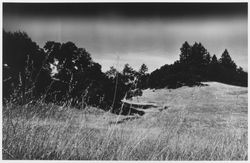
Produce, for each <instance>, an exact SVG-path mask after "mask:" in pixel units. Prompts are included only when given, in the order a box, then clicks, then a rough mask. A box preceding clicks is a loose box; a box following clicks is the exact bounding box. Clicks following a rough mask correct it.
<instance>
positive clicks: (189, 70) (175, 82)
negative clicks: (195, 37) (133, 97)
mask: <svg viewBox="0 0 250 163" xmlns="http://www.w3.org/2000/svg"><path fill="white" fill-rule="evenodd" d="M180 51H181V53H180V59H179V60H178V61H176V62H175V63H174V64H172V65H164V66H162V67H161V68H160V69H157V70H155V71H153V72H152V73H151V74H150V76H149V87H150V88H164V87H168V88H178V87H180V86H183V85H188V86H193V85H199V84H200V82H201V81H218V82H224V83H228V84H234V85H239V86H247V73H246V72H244V71H243V69H242V68H237V65H236V64H235V63H234V61H233V60H232V59H231V57H230V55H229V52H228V51H227V50H225V51H224V52H223V54H222V56H221V58H220V59H219V60H217V57H216V55H213V56H212V58H211V56H210V54H209V52H208V51H207V49H206V48H205V47H204V46H203V45H202V44H201V43H194V45H193V46H190V45H189V43H188V42H184V44H183V45H182V47H181V48H180Z"/></svg>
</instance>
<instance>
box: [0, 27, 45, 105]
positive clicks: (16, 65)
mask: <svg viewBox="0 0 250 163" xmlns="http://www.w3.org/2000/svg"><path fill="white" fill-rule="evenodd" d="M44 60H45V55H44V51H43V50H42V49H40V48H39V46H38V45H37V44H36V43H35V42H33V41H32V40H31V39H30V38H29V37H28V35H27V34H26V33H24V32H14V33H10V32H6V31H3V77H4V79H3V80H4V82H3V88H4V89H3V95H4V97H5V98H9V97H10V95H11V94H12V93H13V91H14V90H16V89H18V87H19V88H20V90H21V95H20V96H19V97H21V99H22V103H26V100H27V99H26V96H32V95H33V93H34V92H33V89H32V88H34V84H35V82H36V81H37V78H38V75H39V74H40V71H41V68H42V65H43V61H44ZM30 89H31V90H30Z"/></svg>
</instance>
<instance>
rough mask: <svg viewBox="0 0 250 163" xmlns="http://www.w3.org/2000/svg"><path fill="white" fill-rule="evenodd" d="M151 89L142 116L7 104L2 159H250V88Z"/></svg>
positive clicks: (211, 84)
mask: <svg viewBox="0 0 250 163" xmlns="http://www.w3.org/2000/svg"><path fill="white" fill-rule="evenodd" d="M205 84H207V85H208V86H203V87H181V88H179V89H175V90H170V89H160V90H144V92H143V96H142V97H136V98H134V99H133V100H134V101H138V102H153V103H156V104H157V105H158V106H159V107H158V108H149V109H146V110H145V112H146V114H144V115H143V116H141V117H140V116H122V115H121V116H118V115H114V114H111V113H109V112H103V111H101V110H99V109H97V108H91V107H89V108H86V109H85V110H77V109H73V108H68V107H66V106H65V107H58V106H55V105H52V104H51V105H50V104H42V103H40V104H37V105H36V106H22V107H17V106H12V105H11V104H9V105H8V106H6V107H4V108H3V141H2V144H3V145H2V146H3V159H63V160H65V159H81V160H247V157H248V154H247V151H248V150H247V148H248V143H247V136H248V135H247V114H248V108H247V103H248V101H247V94H248V91H247V88H244V87H236V86H230V85H225V84H220V83H216V82H209V83H205Z"/></svg>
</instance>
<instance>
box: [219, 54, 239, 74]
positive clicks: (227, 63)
mask: <svg viewBox="0 0 250 163" xmlns="http://www.w3.org/2000/svg"><path fill="white" fill-rule="evenodd" d="M219 63H220V64H221V65H222V66H223V67H225V68H229V69H232V70H236V68H237V66H236V64H235V63H234V61H233V60H232V59H231V56H230V55H229V53H228V50H227V49H225V51H224V52H223V53H222V55H221V58H220V59H219Z"/></svg>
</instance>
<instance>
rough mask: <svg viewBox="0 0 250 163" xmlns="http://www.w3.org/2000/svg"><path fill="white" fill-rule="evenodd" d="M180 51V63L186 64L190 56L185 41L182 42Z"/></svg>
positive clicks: (189, 48) (189, 49)
mask: <svg viewBox="0 0 250 163" xmlns="http://www.w3.org/2000/svg"><path fill="white" fill-rule="evenodd" d="M180 51H181V54H180V62H181V63H186V64H187V63H188V62H189V57H190V56H191V46H190V45H189V43H188V42H187V41H185V42H184V44H183V45H182V47H181V48H180Z"/></svg>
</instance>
